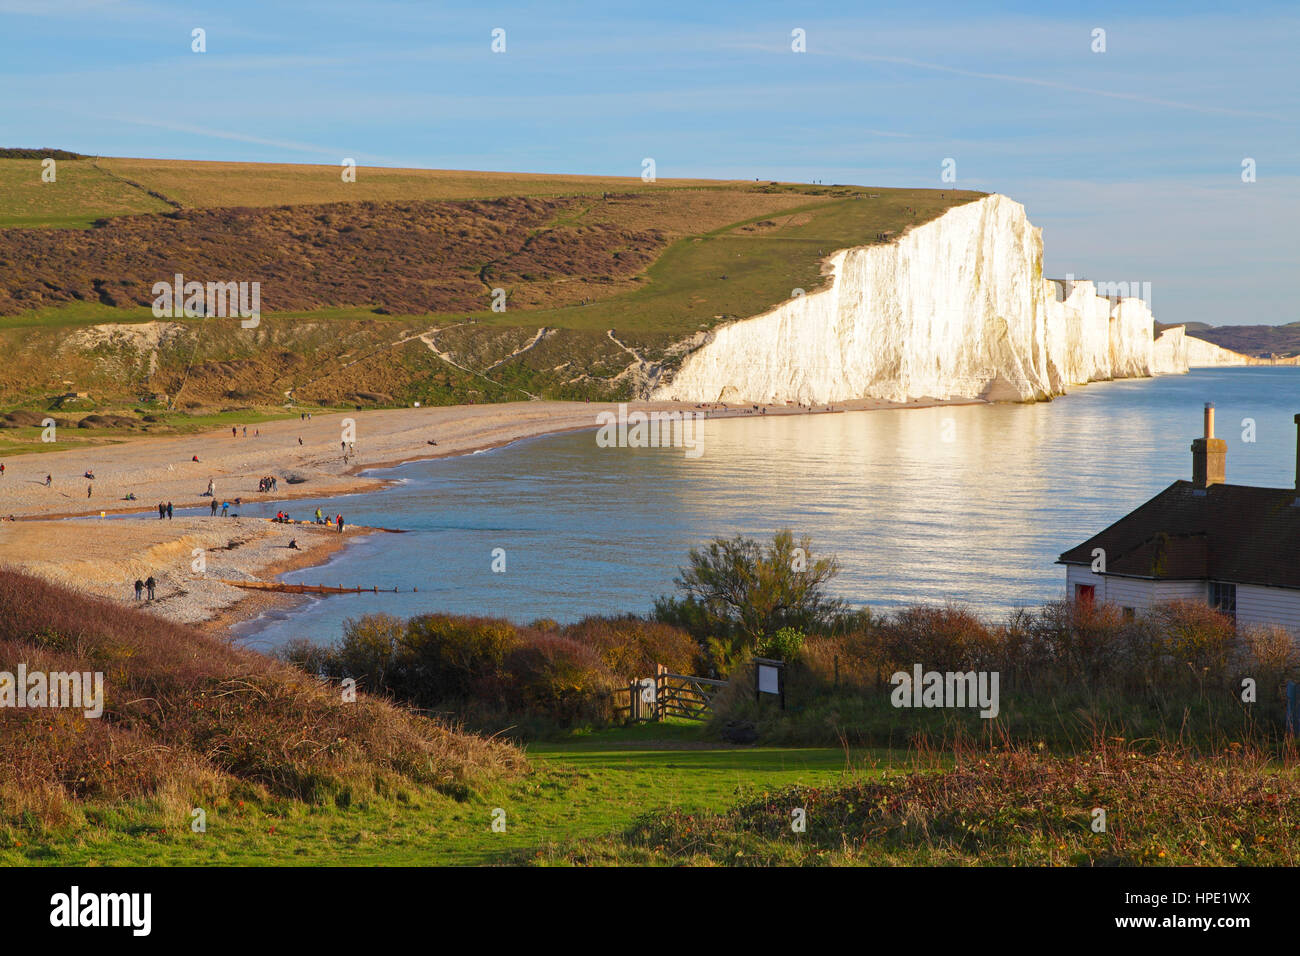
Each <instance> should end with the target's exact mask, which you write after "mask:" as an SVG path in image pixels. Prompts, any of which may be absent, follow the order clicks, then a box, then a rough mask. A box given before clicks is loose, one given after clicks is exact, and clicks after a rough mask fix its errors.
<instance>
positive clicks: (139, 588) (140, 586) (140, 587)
mask: <svg viewBox="0 0 1300 956" xmlns="http://www.w3.org/2000/svg"><path fill="white" fill-rule="evenodd" d="M143 596H144V582H143V581H141V580H140V579H139V578H136V579H135V599H136V600H137V601H138V600H140V598H141V597H143Z"/></svg>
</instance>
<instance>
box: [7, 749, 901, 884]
mask: <svg viewBox="0 0 1300 956" xmlns="http://www.w3.org/2000/svg"><path fill="white" fill-rule="evenodd" d="M699 733H700V732H699V727H698V725H690V724H678V725H673V724H665V725H643V726H637V727H630V728H625V729H615V730H606V731H600V732H596V733H592V734H589V735H585V736H575V737H573V738H569V739H566V740H564V741H561V742H552V743H535V744H531V745H529V746H528V748H527V752H528V754H529V756H530V758H531V759H532V760H533V762H534V767H535V771H534V772H533V773H532V774H530V775H528V776H527V777H525V778H524V779H522V780H520V781H518V782H513V783H508V784H500V785H497V786H495V787H492V788H489V789H487V790H486V791H484V792H482V793H479V794H475V795H473V796H471V797H469V798H468V799H466V800H465V801H463V802H457V801H456V800H454V799H452V798H450V797H447V796H443V795H441V794H436V793H431V792H426V793H420V792H417V791H414V790H412V791H409V792H405V793H400V794H397V795H395V796H394V797H393V799H389V800H378V799H376V800H372V801H370V802H368V803H366V804H365V805H361V806H352V807H346V808H343V807H337V806H326V807H318V806H317V807H313V806H308V805H304V804H302V803H298V802H294V801H287V800H265V799H263V800H257V799H255V798H252V797H251V796H250V797H249V798H248V799H246V800H244V801H242V804H241V802H240V801H238V800H234V801H229V802H224V803H220V804H217V805H215V806H211V807H205V808H204V809H205V811H206V814H207V831H206V832H205V833H194V832H192V831H191V828H190V814H189V811H190V808H189V807H188V806H184V805H179V804H176V803H175V802H174V801H172V802H163V801H148V802H143V801H137V802H129V803H124V804H117V805H114V806H112V807H105V808H97V807H95V806H94V805H86V806H85V808H84V809H83V810H82V811H81V819H79V820H75V821H70V822H68V823H67V824H66V825H64V826H59V827H54V828H50V829H48V830H45V831H43V832H37V833H28V832H24V831H23V830H21V829H19V828H12V827H11V828H9V829H7V830H3V831H0V865H15V864H51V865H67V866H91V865H94V866H109V865H116V866H131V865H203V864H209V863H220V864H231V865H252V864H256V865H314V866H330V865H344V866H354V865H390V866H395V865H449V864H473V865H482V864H492V863H505V862H520V861H526V860H528V859H530V858H532V857H534V856H537V855H538V854H540V855H542V856H548V855H549V854H551V852H552V851H553V848H554V847H555V846H557V845H560V844H564V843H566V842H568V841H571V840H579V839H594V838H600V837H605V836H608V835H610V834H615V833H618V832H620V831H622V830H623V829H625V828H626V827H628V826H630V825H631V824H632V823H633V821H634V820H635V819H636V817H637V816H639V815H640V814H642V813H647V812H652V811H659V810H664V811H670V810H680V811H685V812H692V813H702V812H722V811H724V810H726V809H727V808H728V807H730V806H731V805H732V804H734V803H735V802H736V801H737V800H738V799H741V798H743V797H745V796H750V795H755V794H761V793H764V792H768V791H771V790H776V789H781V788H785V787H789V786H794V785H800V784H801V785H804V786H817V787H824V786H829V785H833V784H836V783H841V782H844V781H846V780H849V779H853V778H854V777H855V776H862V775H865V776H866V777H872V776H874V775H875V774H876V773H877V772H878V771H877V769H876V768H877V767H881V766H887V765H889V764H890V762H891V756H890V754H889V753H888V752H885V751H860V752H852V753H850V754H849V755H848V756H847V759H846V754H845V752H844V751H843V750H840V749H837V748H819V747H811V748H781V747H752V748H733V747H728V746H725V745H718V744H710V743H705V742H704V741H702V740H701V739H700V736H699ZM895 760H896V761H897V762H898V763H900V764H901V763H903V762H905V758H904V757H902V756H901V755H895ZM497 808H500V809H502V810H504V811H505V814H506V817H505V821H506V828H505V831H504V832H493V830H492V826H491V823H492V811H493V810H494V809H497Z"/></svg>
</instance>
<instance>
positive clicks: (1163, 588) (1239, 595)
mask: <svg viewBox="0 0 1300 956" xmlns="http://www.w3.org/2000/svg"><path fill="white" fill-rule="evenodd" d="M1295 422H1296V425H1297V426H1300V415H1297V416H1295ZM1227 455H1228V446H1227V442H1225V441H1223V439H1221V438H1215V437H1214V406H1213V405H1212V404H1207V405H1206V406H1205V437H1203V438H1198V439H1196V440H1195V441H1193V442H1192V480H1191V481H1175V482H1174V483H1173V484H1172V485H1170V486H1169V487H1168V488H1166V489H1165V490H1164V491H1162V492H1160V494H1158V495H1156V496H1155V497H1154V498H1152V499H1151V500H1150V501H1148V502H1147V503H1146V504H1144V505H1142V506H1141V507H1140V508H1138V509H1137V510H1136V511H1133V512H1131V513H1130V514H1128V515H1126V516H1125V517H1123V518H1121V519H1120V520H1119V521H1116V522H1115V523H1114V524H1113V525H1111V526H1110V527H1109V528H1107V529H1106V530H1105V531H1102V532H1101V533H1100V534H1097V535H1094V536H1093V537H1091V538H1089V539H1088V540H1087V541H1085V542H1083V543H1082V544H1080V545H1078V546H1077V547H1074V548H1071V549H1070V550H1069V551H1066V552H1065V553H1064V554H1062V555H1061V556H1060V559H1059V560H1058V561H1057V563H1058V564H1064V565H1065V580H1066V587H1067V589H1068V594H1069V595H1070V597H1072V598H1073V599H1075V600H1083V601H1098V602H1108V603H1111V604H1117V605H1119V606H1120V607H1121V608H1123V609H1124V610H1125V611H1126V612H1127V613H1134V612H1136V611H1139V610H1144V609H1146V608H1148V607H1150V606H1151V605H1153V604H1159V603H1163V602H1166V601H1204V602H1206V603H1207V604H1210V605H1212V606H1214V607H1217V608H1219V610H1221V611H1223V612H1224V613H1225V614H1228V615H1230V616H1232V617H1234V618H1235V619H1236V621H1237V623H1238V624H1239V625H1242V626H1246V625H1269V624H1276V625H1280V626H1282V627H1285V628H1287V629H1289V630H1290V631H1292V632H1293V633H1295V634H1296V635H1297V636H1300V442H1297V445H1296V487H1295V488H1254V487H1251V486H1248V485H1230V484H1227V483H1226V482H1225V480H1224V479H1225V473H1226V464H1227Z"/></svg>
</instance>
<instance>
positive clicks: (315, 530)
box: [0, 517, 371, 624]
mask: <svg viewBox="0 0 1300 956" xmlns="http://www.w3.org/2000/svg"><path fill="white" fill-rule="evenodd" d="M369 533H371V529H369V528H347V527H345V529H344V531H343V533H342V534H340V533H338V532H337V531H336V530H335V529H333V528H329V527H325V526H319V525H311V524H280V523H278V522H274V521H267V520H265V519H262V518H220V517H217V518H209V517H202V518H175V519H170V520H159V519H157V518H120V519H113V520H108V519H103V520H99V519H94V518H90V519H86V520H80V521H71V520H62V521H60V520H40V521H20V522H15V523H12V524H10V523H8V522H6V523H5V525H4V528H3V531H2V532H0V565H7V566H10V567H15V568H19V569H21V570H24V571H27V572H28V573H31V574H35V575H38V576H40V577H43V578H46V579H47V580H50V581H53V582H55V583H56V584H61V585H64V586H65V587H68V588H72V589H73V590H77V591H81V592H84V593H87V594H94V595H97V596H99V597H104V598H108V599H109V600H112V601H120V602H122V603H123V604H128V605H131V606H138V607H140V608H141V609H143V610H147V611H149V612H151V613H154V614H158V615H160V616H162V617H166V618H168V619H169V620H173V621H177V622H180V623H182V624H201V623H203V622H209V621H212V620H214V619H215V618H218V617H222V618H223V619H224V620H225V621H227V622H229V621H231V620H236V619H239V618H241V617H244V616H246V615H247V614H248V613H251V611H252V609H251V608H247V609H246V608H245V606H244V605H245V604H248V603H249V602H248V597H249V595H250V594H256V595H257V596H258V597H262V598H264V599H265V598H271V599H274V598H280V597H281V595H263V594H261V593H259V592H250V591H247V590H245V589H243V588H240V587H237V586H234V585H231V584H227V583H225V582H226V581H249V582H255V581H270V580H272V579H274V578H275V577H276V576H277V575H280V574H283V573H285V572H286V571H291V570H294V569H296V568H300V567H307V566H310V565H316V564H320V563H322V562H324V561H325V560H327V559H328V558H329V556H330V555H332V554H333V553H335V552H336V551H338V550H339V549H340V548H342V547H343V546H344V545H345V544H346V543H347V542H348V541H351V540H355V538H356V537H357V536H360V535H365V534H369ZM291 541H292V542H294V543H295V544H296V545H297V548H291V547H290V542H291ZM151 576H152V577H153V578H154V580H155V582H156V584H157V587H156V589H155V592H154V593H155V600H153V601H149V600H144V601H140V602H137V601H136V599H135V590H134V584H135V582H136V580H140V581H145V580H147V579H148V578H149V577H151ZM331 583H333V582H331ZM365 583H366V586H369V585H370V583H371V582H365ZM348 584H349V586H357V583H356V582H348ZM253 603H257V604H260V605H262V606H263V607H265V606H267V605H268V604H269V603H270V602H269V601H267V600H263V601H259V602H253ZM236 605H238V606H239V608H238V613H236V614H235V615H233V616H231V615H230V614H229V613H228V612H230V611H231V610H232V609H233V608H235V607H236ZM223 612H227V613H223Z"/></svg>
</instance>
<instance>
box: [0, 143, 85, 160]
mask: <svg viewBox="0 0 1300 956" xmlns="http://www.w3.org/2000/svg"><path fill="white" fill-rule="evenodd" d="M86 158H87V157H86V156H85V155H84V154H82V153H73V152H69V151H68V150H66V149H50V148H49V147H48V146H46V147H42V148H40V149H23V148H21V147H12V146H3V147H0V159H86Z"/></svg>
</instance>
